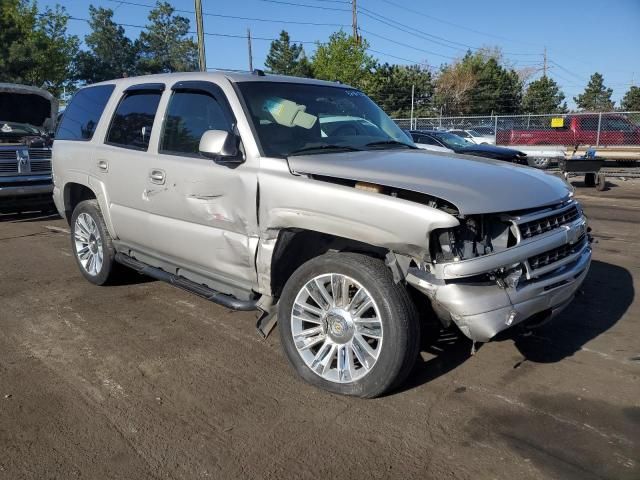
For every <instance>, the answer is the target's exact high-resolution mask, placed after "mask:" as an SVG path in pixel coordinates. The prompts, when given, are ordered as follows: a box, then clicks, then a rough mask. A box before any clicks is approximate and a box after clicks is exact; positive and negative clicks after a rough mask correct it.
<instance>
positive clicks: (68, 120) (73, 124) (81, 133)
mask: <svg viewBox="0 0 640 480" xmlns="http://www.w3.org/2000/svg"><path fill="white" fill-rule="evenodd" d="M114 88H115V86H114V85H98V86H96V87H87V88H83V89H82V90H79V91H78V93H76V94H75V95H74V96H73V99H72V100H71V103H70V104H69V106H68V107H67V108H66V110H65V111H64V115H63V116H62V121H61V122H60V125H58V130H57V131H56V140H79V141H87V140H91V138H92V137H93V132H94V131H95V129H96V126H97V125H98V121H99V120H100V117H101V116H102V112H103V111H104V107H105V106H106V105H107V102H108V101H109V97H111V93H113V89H114Z"/></svg>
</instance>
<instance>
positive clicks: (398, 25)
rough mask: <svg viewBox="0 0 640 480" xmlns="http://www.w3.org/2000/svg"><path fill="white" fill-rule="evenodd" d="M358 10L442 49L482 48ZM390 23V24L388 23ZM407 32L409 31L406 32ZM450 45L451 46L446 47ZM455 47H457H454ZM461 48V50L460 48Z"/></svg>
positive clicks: (526, 54) (508, 53)
mask: <svg viewBox="0 0 640 480" xmlns="http://www.w3.org/2000/svg"><path fill="white" fill-rule="evenodd" d="M360 10H362V15H364V16H366V17H369V18H371V19H373V20H376V21H378V22H380V23H384V24H385V25H388V26H390V27H392V28H395V29H397V30H400V31H403V32H405V33H409V34H410V35H414V36H416V37H418V38H422V39H423V40H427V41H429V42H433V43H436V44H438V45H441V46H443V47H446V48H451V49H454V50H465V49H468V50H481V49H482V47H474V46H473V45H469V44H466V43H462V42H456V41H454V40H449V39H448V38H444V37H441V36H438V35H433V34H431V33H427V32H425V31H423V30H419V29H417V28H414V27H412V26H410V25H407V24H405V23H401V22H398V21H397V20H393V19H391V18H389V17H388V16H384V15H381V14H379V13H376V12H374V11H372V10H369V9H367V8H361V9H360ZM390 22H391V23H390ZM407 30H409V31H407ZM442 42H446V43H442ZM448 44H451V45H448ZM454 45H457V46H454ZM460 47H463V48H460ZM504 53H505V55H523V56H533V55H538V54H537V53H521V52H504Z"/></svg>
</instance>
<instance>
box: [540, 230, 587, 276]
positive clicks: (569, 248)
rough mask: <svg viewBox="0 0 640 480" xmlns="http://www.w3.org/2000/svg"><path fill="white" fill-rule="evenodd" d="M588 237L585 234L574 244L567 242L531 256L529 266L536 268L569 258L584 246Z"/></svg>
mask: <svg viewBox="0 0 640 480" xmlns="http://www.w3.org/2000/svg"><path fill="white" fill-rule="evenodd" d="M586 239H587V237H586V235H583V236H581V237H580V238H579V239H578V241H577V242H576V243H574V244H570V243H567V244H566V245H562V246H560V247H557V248H554V249H553V250H548V251H546V252H544V253H541V254H539V255H535V256H533V257H530V258H529V266H530V267H531V268H532V269H533V270H535V269H536V268H541V267H546V266H547V265H551V264H552V263H555V262H558V261H560V260H562V259H564V258H567V257H568V256H569V255H571V254H573V253H576V252H577V251H579V250H580V249H581V248H582V247H583V246H584V242H585V241H586Z"/></svg>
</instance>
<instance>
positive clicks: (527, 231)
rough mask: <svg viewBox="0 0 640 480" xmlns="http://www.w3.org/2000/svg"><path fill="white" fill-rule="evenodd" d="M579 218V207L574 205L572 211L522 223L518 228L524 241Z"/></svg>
mask: <svg viewBox="0 0 640 480" xmlns="http://www.w3.org/2000/svg"><path fill="white" fill-rule="evenodd" d="M579 216H580V213H579V212H578V207H576V206H575V205H574V206H572V207H571V208H570V209H568V210H565V211H563V212H561V213H555V214H551V215H549V216H548V217H544V218H539V219H537V220H532V221H530V222H526V223H521V224H520V225H519V226H518V227H519V228H520V234H521V235H522V239H523V240H526V239H527V238H531V237H535V236H536V235H540V234H542V233H545V232H549V231H551V230H554V229H556V228H558V227H560V226H561V225H566V224H568V223H571V222H573V221H574V220H576V219H577V218H578V217H579Z"/></svg>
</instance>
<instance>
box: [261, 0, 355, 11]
mask: <svg viewBox="0 0 640 480" xmlns="http://www.w3.org/2000/svg"><path fill="white" fill-rule="evenodd" d="M259 1H261V2H267V3H278V4H280V5H289V6H291V7H306V8H317V9H319V10H333V11H335V12H350V11H351V9H348V10H347V9H346V8H335V7H325V6H322V7H321V6H319V5H306V4H303V3H294V2H285V1H283V0H259Z"/></svg>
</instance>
